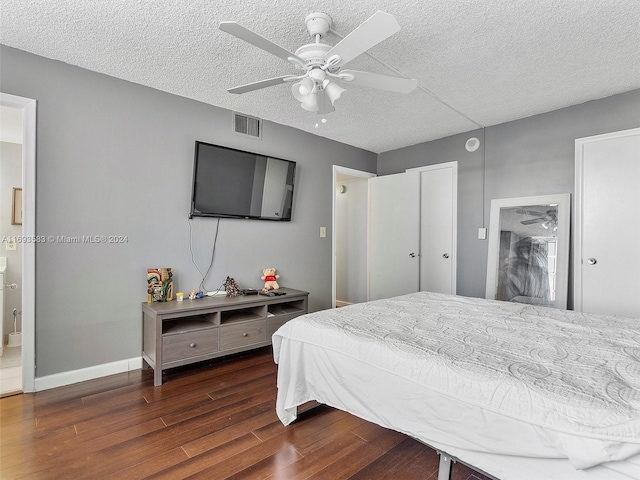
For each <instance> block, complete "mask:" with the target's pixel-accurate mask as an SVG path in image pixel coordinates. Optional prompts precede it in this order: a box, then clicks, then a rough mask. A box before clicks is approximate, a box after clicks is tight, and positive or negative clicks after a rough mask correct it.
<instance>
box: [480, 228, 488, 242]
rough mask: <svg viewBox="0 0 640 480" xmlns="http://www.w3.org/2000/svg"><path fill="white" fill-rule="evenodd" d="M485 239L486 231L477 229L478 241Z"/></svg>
mask: <svg viewBox="0 0 640 480" xmlns="http://www.w3.org/2000/svg"><path fill="white" fill-rule="evenodd" d="M486 239H487V229H486V228H479V229H478V240H486Z"/></svg>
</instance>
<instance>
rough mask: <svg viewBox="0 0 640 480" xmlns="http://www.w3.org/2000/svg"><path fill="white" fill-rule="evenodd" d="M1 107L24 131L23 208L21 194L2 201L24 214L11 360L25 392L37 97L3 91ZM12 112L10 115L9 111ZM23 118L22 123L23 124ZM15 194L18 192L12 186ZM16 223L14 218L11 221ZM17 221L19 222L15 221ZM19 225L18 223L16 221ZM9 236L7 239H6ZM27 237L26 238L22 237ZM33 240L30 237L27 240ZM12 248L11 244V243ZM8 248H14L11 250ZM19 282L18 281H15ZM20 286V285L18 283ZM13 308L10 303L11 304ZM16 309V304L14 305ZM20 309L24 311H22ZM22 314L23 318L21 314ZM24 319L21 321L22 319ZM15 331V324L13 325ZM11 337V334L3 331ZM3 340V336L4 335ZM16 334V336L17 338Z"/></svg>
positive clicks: (31, 330) (31, 382) (29, 362)
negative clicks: (14, 349) (15, 350)
mask: <svg viewBox="0 0 640 480" xmlns="http://www.w3.org/2000/svg"><path fill="white" fill-rule="evenodd" d="M0 108H2V109H3V110H4V109H5V108H7V109H10V110H7V112H8V113H9V114H14V113H16V112H15V110H16V109H17V110H18V111H19V113H21V115H19V118H20V121H19V124H18V125H17V131H18V132H21V152H20V154H19V155H20V157H21V164H22V165H21V166H22V168H21V170H22V172H21V176H22V178H21V188H22V190H21V191H20V197H19V202H20V203H21V205H20V206H21V209H19V210H18V207H17V202H18V197H15V198H9V199H7V198H2V199H1V201H0V204H2V205H4V203H5V202H9V200H11V202H10V203H12V208H13V207H15V211H14V212H12V214H13V215H12V217H14V218H13V220H14V221H15V220H16V217H18V216H19V217H21V218H20V221H21V224H22V229H21V232H20V233H19V234H15V233H12V234H11V235H17V236H18V237H20V238H19V240H20V242H16V249H17V247H18V243H20V245H19V248H20V250H21V251H20V252H19V255H18V256H17V258H16V259H15V262H14V263H16V264H19V265H15V266H16V267H18V266H19V267H21V271H22V275H21V282H20V283H21V285H20V286H21V294H20V305H21V309H18V308H17V307H16V312H15V313H16V315H15V317H16V322H15V325H16V327H15V330H17V328H18V326H20V327H21V328H20V330H21V335H20V354H19V355H18V357H19V361H18V360H15V359H14V360H13V361H12V362H13V363H15V362H18V363H19V364H20V365H21V370H22V372H21V380H22V381H21V383H22V385H21V387H22V391H23V392H33V391H34V390H35V242H34V239H35V238H36V236H35V158H36V101H35V100H33V99H29V98H24V97H19V96H16V95H10V94H7V93H1V92H0ZM9 116H11V115H9ZM8 118H9V117H8V116H5V115H4V114H3V115H2V118H1V120H2V121H1V122H0V130H2V131H3V133H4V131H5V130H6V129H7V128H9V125H10V123H7V122H6V121H7V119H8ZM20 122H21V125H20ZM12 195H16V192H15V191H13V189H12ZM12 223H14V222H12ZM15 223H17V222H15ZM16 226H17V225H16ZM5 240H6V239H5ZM23 240H24V241H23ZM28 240H31V241H28ZM0 248H1V249H2V251H1V252H0V256H4V254H5V252H6V251H7V250H6V249H7V242H2V245H1V247H0ZM9 248H12V247H9ZM8 252H12V250H9V251H8ZM11 268H12V267H11V265H8V266H7V269H6V271H10V269H11ZM16 285H17V284H16ZM16 288H17V286H16ZM10 308H11V307H10ZM11 310H13V308H11ZM20 312H21V315H20ZM20 317H21V318H20ZM20 320H21V321H20ZM11 326H13V317H12V318H11ZM10 330H11V331H13V327H12V328H11V329H10ZM3 337H8V335H3ZM2 340H3V341H4V338H3V339H2ZM13 343H16V341H15V337H14V342H13Z"/></svg>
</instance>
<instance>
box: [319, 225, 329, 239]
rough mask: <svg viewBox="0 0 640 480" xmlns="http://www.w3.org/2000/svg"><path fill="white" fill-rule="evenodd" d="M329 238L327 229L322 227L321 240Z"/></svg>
mask: <svg viewBox="0 0 640 480" xmlns="http://www.w3.org/2000/svg"><path fill="white" fill-rule="evenodd" d="M326 236H327V227H320V238H325V237H326Z"/></svg>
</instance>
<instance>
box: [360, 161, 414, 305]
mask: <svg viewBox="0 0 640 480" xmlns="http://www.w3.org/2000/svg"><path fill="white" fill-rule="evenodd" d="M419 214H420V176H419V174H418V173H417V172H410V173H399V174H395V175H385V176H382V177H376V178H372V179H370V180H369V261H368V270H369V300H376V299H380V298H389V297H394V296H396V295H402V294H405V293H412V292H417V291H418V282H419V259H420V256H419V248H420V238H419V232H420V230H419V224H420V217H419Z"/></svg>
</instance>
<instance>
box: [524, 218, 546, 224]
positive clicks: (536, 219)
mask: <svg viewBox="0 0 640 480" xmlns="http://www.w3.org/2000/svg"><path fill="white" fill-rule="evenodd" d="M543 220H544V218H532V219H531V220H522V221H521V222H520V223H521V224H522V225H533V224H534V223H540V222H542V221H543Z"/></svg>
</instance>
